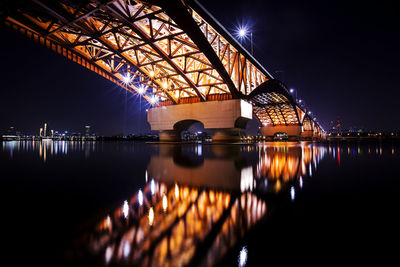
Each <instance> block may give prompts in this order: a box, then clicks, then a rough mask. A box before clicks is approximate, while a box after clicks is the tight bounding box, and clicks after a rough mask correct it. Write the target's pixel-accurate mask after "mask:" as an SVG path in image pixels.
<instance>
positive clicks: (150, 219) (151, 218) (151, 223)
mask: <svg viewBox="0 0 400 267" xmlns="http://www.w3.org/2000/svg"><path fill="white" fill-rule="evenodd" d="M153 223H154V209H153V207H151V208H150V210H149V225H150V226H153Z"/></svg>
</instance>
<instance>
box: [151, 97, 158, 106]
mask: <svg viewBox="0 0 400 267" xmlns="http://www.w3.org/2000/svg"><path fill="white" fill-rule="evenodd" d="M150 102H151V104H152V105H154V104H157V102H158V99H157V97H156V96H154V95H153V96H152V97H151V98H150Z"/></svg>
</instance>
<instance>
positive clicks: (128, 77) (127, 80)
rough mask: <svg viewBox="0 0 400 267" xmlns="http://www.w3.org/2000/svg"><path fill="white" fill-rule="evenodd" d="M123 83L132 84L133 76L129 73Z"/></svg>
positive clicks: (124, 77)
mask: <svg viewBox="0 0 400 267" xmlns="http://www.w3.org/2000/svg"><path fill="white" fill-rule="evenodd" d="M122 79H123V81H124V83H126V84H128V83H130V82H131V75H130V74H129V73H127V74H126V75H125V76H123V78H122Z"/></svg>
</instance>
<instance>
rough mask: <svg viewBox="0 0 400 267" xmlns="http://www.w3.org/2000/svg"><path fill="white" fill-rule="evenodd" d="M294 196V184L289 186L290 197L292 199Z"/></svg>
mask: <svg viewBox="0 0 400 267" xmlns="http://www.w3.org/2000/svg"><path fill="white" fill-rule="evenodd" d="M295 198H296V190H295V189H294V186H292V187H291V188H290V199H291V200H292V201H293V200H294V199H295Z"/></svg>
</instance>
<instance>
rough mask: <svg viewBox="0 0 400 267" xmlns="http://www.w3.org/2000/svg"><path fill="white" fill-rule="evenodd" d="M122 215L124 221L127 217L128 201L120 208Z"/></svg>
mask: <svg viewBox="0 0 400 267" xmlns="http://www.w3.org/2000/svg"><path fill="white" fill-rule="evenodd" d="M122 214H123V215H124V218H125V219H126V218H127V217H128V215H129V205H128V201H127V200H125V201H124V205H123V206H122Z"/></svg>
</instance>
